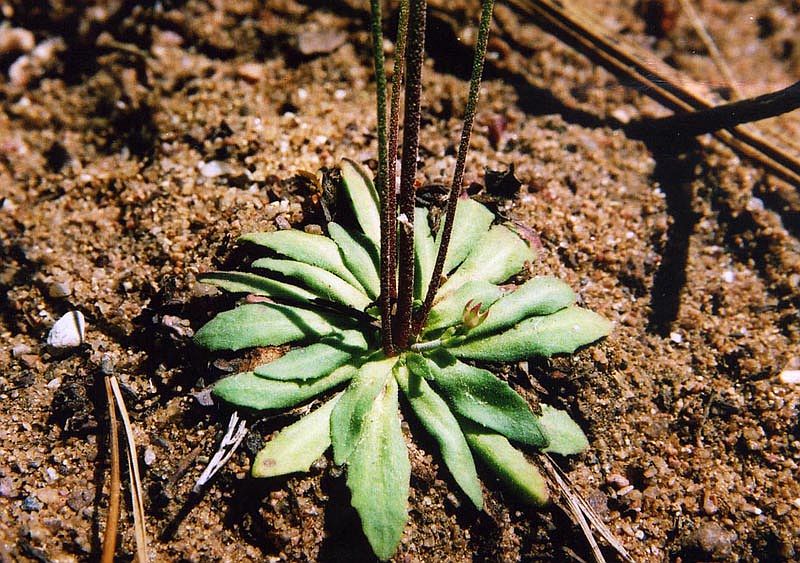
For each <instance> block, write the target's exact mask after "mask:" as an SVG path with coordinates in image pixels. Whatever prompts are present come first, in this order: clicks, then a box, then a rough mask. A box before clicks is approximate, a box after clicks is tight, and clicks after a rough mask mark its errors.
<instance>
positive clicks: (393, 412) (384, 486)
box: [347, 377, 411, 560]
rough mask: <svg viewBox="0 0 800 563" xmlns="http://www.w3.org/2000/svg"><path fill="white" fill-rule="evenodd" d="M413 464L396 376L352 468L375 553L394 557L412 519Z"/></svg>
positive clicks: (356, 503) (350, 482)
mask: <svg viewBox="0 0 800 563" xmlns="http://www.w3.org/2000/svg"><path fill="white" fill-rule="evenodd" d="M410 480H411V464H410V463H409V461H408V451H407V449H406V443H405V440H404V439H403V432H402V430H401V429H400V418H399V417H398V416H397V383H396V382H395V380H394V378H393V377H390V378H388V379H387V381H386V388H385V389H384V390H383V391H382V392H381V393H380V395H379V397H378V398H377V400H375V401H374V402H373V405H372V409H371V411H370V413H369V417H368V419H367V422H366V424H365V425H364V431H363V436H362V438H361V441H360V442H359V444H358V446H357V447H356V449H355V451H354V452H353V454H352V456H351V457H350V461H349V466H348V468H347V486H348V488H349V489H350V493H351V495H352V504H353V507H354V508H355V509H356V511H357V512H358V515H359V517H360V518H361V526H362V528H363V529H364V534H365V535H366V536H367V540H368V541H369V544H370V545H371V546H372V550H373V551H374V552H375V555H377V556H378V558H379V559H381V560H386V559H389V557H391V556H392V555H393V554H394V552H395V550H396V549H397V546H398V544H399V543H400V538H401V537H402V535H403V528H404V527H405V525H406V521H407V520H408V489H409V482H410Z"/></svg>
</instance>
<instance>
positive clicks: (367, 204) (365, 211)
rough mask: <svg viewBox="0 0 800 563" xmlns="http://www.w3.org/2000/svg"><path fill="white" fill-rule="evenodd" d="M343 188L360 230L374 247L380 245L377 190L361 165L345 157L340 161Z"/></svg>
mask: <svg viewBox="0 0 800 563" xmlns="http://www.w3.org/2000/svg"><path fill="white" fill-rule="evenodd" d="M342 179H343V180H344V189H345V192H346V193H347V197H348V198H349V199H350V204H351V205H352V206H353V212H354V213H355V215H356V220H357V221H358V224H359V225H361V230H362V231H364V234H365V235H367V238H369V240H370V241H372V244H374V245H375V248H378V249H380V247H381V214H380V203H379V200H378V192H377V190H375V185H374V184H373V183H372V175H371V174H370V173H369V172H367V171H366V170H364V168H363V167H362V166H360V165H359V164H357V163H356V162H353V161H352V160H350V159H348V158H346V159H344V161H343V162H342Z"/></svg>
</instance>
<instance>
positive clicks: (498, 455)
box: [460, 419, 549, 506]
mask: <svg viewBox="0 0 800 563" xmlns="http://www.w3.org/2000/svg"><path fill="white" fill-rule="evenodd" d="M460 422H461V428H462V430H463V431H464V436H465V437H466V439H467V442H468V443H469V445H470V447H471V448H472V451H474V452H475V454H476V455H477V456H478V457H479V458H481V459H482V460H483V461H484V462H485V463H486V465H488V466H489V468H490V469H491V470H492V471H493V472H494V473H495V474H496V475H497V476H498V477H499V478H500V480H501V481H503V483H505V485H506V486H507V487H508V488H509V489H511V491H512V492H513V493H514V494H516V495H517V497H519V499H520V500H521V501H523V502H526V503H528V504H532V505H534V506H543V505H545V504H547V501H548V497H549V495H548V492H547V485H546V484H545V482H544V479H543V478H542V475H541V473H539V470H538V469H536V466H535V465H533V464H532V463H531V462H529V461H528V460H527V459H525V456H524V455H523V454H522V452H521V451H519V450H518V449H516V448H515V447H514V446H512V445H511V444H510V443H509V441H508V440H507V439H506V438H505V437H504V436H501V435H500V434H497V433H496V432H492V431H491V430H487V429H485V428H481V426H480V425H478V424H475V423H474V422H471V421H469V420H466V419H462V420H461V421H460Z"/></svg>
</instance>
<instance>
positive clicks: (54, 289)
mask: <svg viewBox="0 0 800 563" xmlns="http://www.w3.org/2000/svg"><path fill="white" fill-rule="evenodd" d="M47 294H48V295H49V296H50V297H52V298H53V299H61V298H63V297H69V296H70V295H71V294H72V289H71V288H70V287H69V284H67V283H62V282H54V283H51V284H50V285H49V286H47Z"/></svg>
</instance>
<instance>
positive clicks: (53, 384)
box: [46, 377, 61, 389]
mask: <svg viewBox="0 0 800 563" xmlns="http://www.w3.org/2000/svg"><path fill="white" fill-rule="evenodd" d="M46 387H47V388H48V389H58V388H59V387H61V378H60V377H54V378H53V379H51V380H50V381H48V382H47V385H46Z"/></svg>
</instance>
